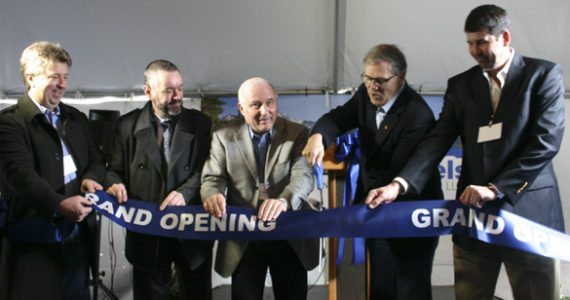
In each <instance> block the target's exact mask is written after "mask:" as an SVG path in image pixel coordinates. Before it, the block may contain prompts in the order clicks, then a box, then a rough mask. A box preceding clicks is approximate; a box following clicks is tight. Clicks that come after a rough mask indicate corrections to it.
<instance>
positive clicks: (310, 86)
mask: <svg viewBox="0 0 570 300" xmlns="http://www.w3.org/2000/svg"><path fill="white" fill-rule="evenodd" d="M482 3H484V2H483V1H457V0H436V1H421V0H399V1H386V0H384V1H382V0H376V1H375V0H354V1H350V0H283V1H281V0H275V1H268V0H240V1H237V0H208V1H202V0H163V1H156V0H97V1H92V0H51V1H38V0H0V91H1V92H3V93H4V94H5V95H17V94H20V93H22V92H23V91H24V87H23V84H22V81H21V78H20V75H19V57H20V54H21V52H22V50H23V49H24V48H25V47H26V46H27V45H29V44H30V43H32V42H34V41H37V40H50V41H57V42H60V43H61V44H62V45H63V46H64V48H66V49H67V50H68V51H69V52H70V54H71V56H72V58H73V61H74V64H73V68H72V69H71V81H70V83H69V87H68V90H69V91H71V92H72V93H73V91H75V90H79V91H81V92H82V93H83V94H89V93H97V94H106V93H109V94H110V93H114V92H121V93H122V92H130V91H134V92H137V93H138V92H139V91H140V89H141V87H142V84H143V76H142V73H143V69H144V67H145V66H146V64H147V63H148V62H150V61H151V60H153V59H156V58H166V59H169V60H171V61H173V62H174V63H175V64H177V65H178V66H179V68H180V69H181V72H182V75H183V77H184V80H185V89H186V90H187V91H188V92H190V93H192V92H197V91H200V92H202V93H206V94H208V93H227V92H230V93H231V92H234V91H235V90H236V89H237V87H238V86H239V84H240V83H241V82H242V81H243V80H245V79H246V78H248V77H251V76H262V77H266V78H267V79H269V80H270V81H272V82H273V83H274V84H275V86H276V87H277V89H279V90H289V91H292V90H302V91H304V90H305V89H307V90H322V89H323V88H328V89H335V88H336V89H340V88H345V87H351V86H355V85H358V84H359V82H360V77H359V74H360V73H361V72H362V65H361V61H362V57H363V55H364V54H365V52H366V51H367V50H368V49H369V48H370V47H371V46H373V45H375V44H378V43H394V44H397V45H399V46H400V47H401V49H402V50H403V51H404V53H405V54H406V56H407V59H408V64H409V70H408V77H407V79H408V82H410V83H411V84H412V85H414V86H415V87H416V88H419V87H420V86H421V87H422V90H424V91H438V92H441V91H443V90H444V89H445V84H446V80H447V78H449V77H450V76H452V75H454V74H456V73H458V72H460V71H462V70H464V69H466V68H468V67H469V66H471V65H473V64H474V62H473V60H472V58H470V57H469V55H468V53H467V47H466V46H465V45H466V44H465V40H464V34H463V30H462V29H463V22H464V20H465V17H466V15H467V14H468V12H469V11H470V10H471V9H472V8H473V7H475V6H477V5H479V4H482ZM496 3H497V4H498V5H500V6H502V7H504V8H505V9H507V11H508V12H509V14H510V16H511V19H512V23H513V28H512V31H513V45H514V47H515V49H516V50H517V51H519V52H521V53H522V54H524V55H528V56H535V57H541V58H545V59H549V60H553V61H556V62H558V63H560V64H561V65H562V66H563V68H564V69H565V70H567V72H566V75H565V79H566V80H565V84H566V90H570V88H569V87H570V75H569V74H570V21H568V18H567V16H568V15H570V1H567V0H545V1H525V2H522V1H516V0H511V1H497V2H496Z"/></svg>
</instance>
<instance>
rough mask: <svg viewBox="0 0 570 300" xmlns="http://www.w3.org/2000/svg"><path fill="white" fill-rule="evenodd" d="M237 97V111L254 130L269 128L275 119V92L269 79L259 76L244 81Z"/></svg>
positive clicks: (267, 129) (266, 130)
mask: <svg viewBox="0 0 570 300" xmlns="http://www.w3.org/2000/svg"><path fill="white" fill-rule="evenodd" d="M238 99H239V102H238V107H239V111H240V113H241V114H242V115H243V117H244V119H245V122H246V123H247V124H248V125H249V126H250V127H251V129H253V131H254V132H256V133H265V132H268V131H269V130H271V128H272V127H273V125H274V124H275V121H276V120H277V94H276V93H275V89H274V88H273V85H271V83H269V81H267V80H265V79H263V78H260V77H255V78H250V79H248V80H246V81H244V82H243V83H242V84H241V86H240V87H239V90H238Z"/></svg>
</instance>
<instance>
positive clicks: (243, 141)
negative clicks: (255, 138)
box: [230, 122, 259, 178]
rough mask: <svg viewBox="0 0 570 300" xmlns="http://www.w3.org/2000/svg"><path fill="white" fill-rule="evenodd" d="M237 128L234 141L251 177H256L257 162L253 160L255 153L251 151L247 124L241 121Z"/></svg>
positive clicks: (251, 144)
mask: <svg viewBox="0 0 570 300" xmlns="http://www.w3.org/2000/svg"><path fill="white" fill-rule="evenodd" d="M237 129H238V130H237V131H236V132H235V135H234V143H235V145H236V147H237V149H238V150H239V152H240V155H241V156H242V158H243V160H244V161H245V164H246V166H247V169H248V170H249V172H250V173H251V175H252V176H253V178H258V177H259V175H258V174H257V163H256V161H255V153H254V152H253V143H252V141H251V136H250V134H249V129H248V128H247V124H246V123H245V122H243V123H242V125H241V126H239V127H237ZM230 163H231V162H230Z"/></svg>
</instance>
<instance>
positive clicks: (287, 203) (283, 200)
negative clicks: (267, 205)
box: [277, 198, 289, 209]
mask: <svg viewBox="0 0 570 300" xmlns="http://www.w3.org/2000/svg"><path fill="white" fill-rule="evenodd" d="M277 200H279V201H281V202H283V203H284V204H285V207H287V209H289V202H288V201H287V199H285V198H279V199H277Z"/></svg>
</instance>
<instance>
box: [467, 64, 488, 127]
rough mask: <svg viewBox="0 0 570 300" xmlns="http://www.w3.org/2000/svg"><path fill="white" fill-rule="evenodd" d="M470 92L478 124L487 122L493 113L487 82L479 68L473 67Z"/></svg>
mask: <svg viewBox="0 0 570 300" xmlns="http://www.w3.org/2000/svg"><path fill="white" fill-rule="evenodd" d="M471 94H472V95H473V101H475V103H474V107H475V108H476V110H477V114H478V119H479V124H485V123H488V122H489V120H490V119H491V114H492V113H493V105H492V103H491V92H490V91H489V82H488V81H487V79H485V77H484V76H483V71H482V70H481V68H479V67H478V68H475V69H474V74H473V80H471Z"/></svg>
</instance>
